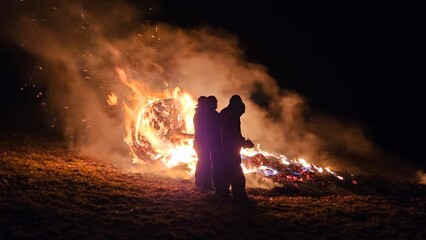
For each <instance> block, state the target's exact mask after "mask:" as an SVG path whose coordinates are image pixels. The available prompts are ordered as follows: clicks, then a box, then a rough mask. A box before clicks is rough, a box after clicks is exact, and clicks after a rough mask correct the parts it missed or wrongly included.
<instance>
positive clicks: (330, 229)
mask: <svg viewBox="0 0 426 240" xmlns="http://www.w3.org/2000/svg"><path fill="white" fill-rule="evenodd" d="M373 182H375V181H371V183H373ZM361 184H362V183H361ZM365 184H367V182H365ZM193 185H194V184H193V181H192V180H191V179H177V178H168V177H164V176H159V175H156V174H154V173H134V172H128V171H123V169H122V168H121V167H120V168H119V167H117V166H115V165H114V164H113V163H107V162H105V161H102V160H99V159H92V158H89V157H84V156H80V155H79V154H77V153H75V152H73V151H72V150H69V149H68V148H67V147H66V146H65V144H62V143H60V142H59V143H52V142H46V141H34V140H25V139H14V140H4V139H3V140H2V141H1V142H0V239H426V229H425V228H424V224H425V222H426V194H425V192H426V191H425V189H424V187H423V186H421V185H419V186H400V185H398V186H395V189H396V190H395V191H392V186H385V189H386V190H385V191H377V189H378V188H379V187H378V186H379V185H380V184H378V183H377V182H376V184H375V187H374V188H372V189H370V190H369V191H366V190H365V189H367V188H366V187H365V186H359V187H358V191H354V189H348V190H347V191H345V186H339V187H338V190H339V191H334V193H333V191H330V189H332V188H331V187H327V188H324V189H326V190H327V191H322V190H321V191H319V190H318V188H319V186H316V185H309V184H308V183H305V184H304V185H303V184H299V185H296V184H289V185H288V186H283V187H282V188H274V189H271V190H265V189H253V188H249V189H248V193H249V195H250V197H251V198H252V199H254V200H255V201H256V202H257V204H258V208H257V209H243V208H239V207H235V206H233V204H232V203H230V202H226V201H223V200H220V199H217V198H216V197H215V195H214V194H213V193H211V192H202V191H199V190H197V189H196V188H194V187H193ZM333 188H334V189H337V187H336V186H333ZM307 189H311V190H310V191H308V190H307ZM312 189H317V190H315V191H313V190H312ZM401 189H405V190H401ZM318 193H322V194H318Z"/></svg>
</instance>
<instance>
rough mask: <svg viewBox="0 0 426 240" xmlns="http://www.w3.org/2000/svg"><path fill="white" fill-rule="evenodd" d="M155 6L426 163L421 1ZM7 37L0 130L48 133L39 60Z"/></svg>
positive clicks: (377, 140)
mask: <svg viewBox="0 0 426 240" xmlns="http://www.w3.org/2000/svg"><path fill="white" fill-rule="evenodd" d="M144 7H145V6H144ZM153 7H158V11H156V13H153V14H152V18H153V21H162V22H166V23H169V24H172V25H176V26H180V27H185V28H194V27H199V26H211V27H215V28H222V29H224V30H226V31H229V32H230V33H231V34H235V35H236V36H237V37H238V38H239V40H240V44H241V47H242V48H243V49H244V52H245V54H246V58H247V59H249V60H250V61H252V62H256V63H259V64H262V65H264V66H265V67H266V68H267V69H268V71H269V73H270V74H271V76H272V77H273V78H274V79H275V80H276V81H277V83H278V84H279V86H280V87H281V88H282V89H289V90H292V91H296V92H298V93H300V94H302V95H303V96H304V97H305V98H307V100H308V102H309V105H310V107H311V109H312V111H314V112H324V113H326V114H329V115H332V116H333V117H337V118H342V119H348V120H351V121H355V122H358V123H359V124H361V125H362V126H363V128H364V130H365V134H366V135H367V136H368V137H369V138H370V139H371V140H372V142H373V143H374V144H376V145H377V147H379V148H381V149H384V150H385V151H387V152H388V153H390V154H392V155H395V156H398V157H400V158H401V159H403V160H404V161H407V162H409V163H412V164H414V165H416V166H420V167H422V168H424V169H426V168H425V167H426V165H425V162H424V161H423V158H424V156H425V155H426V150H425V148H424V147H423V142H424V141H423V136H424V135H425V134H426V128H425V126H424V122H425V120H426V119H425V117H424V116H425V115H426V113H425V109H424V108H425V107H424V103H425V102H426V101H425V100H426V99H425V94H424V93H423V88H422V81H424V80H425V72H424V66H425V55H424V47H423V46H422V44H424V42H425V41H424V40H425V37H424V36H423V34H422V28H421V27H422V26H423V24H422V21H421V19H422V17H423V12H424V10H425V8H424V6H422V5H421V4H418V5H416V4H413V3H411V4H409V3H404V4H401V3H397V2H392V1H388V2H383V3H358V2H355V1H354V2H344V3H330V2H327V3H317V2H308V1H298V2H297V3H293V2H287V1H266V2H262V3H251V2H249V3H244V4H241V3H236V2H229V3H228V2H225V1H202V2H201V1H163V2H160V3H159V4H156V5H155V6H153ZM2 40H3V39H1V38H0V51H1V56H2V57H1V76H3V80H2V83H1V84H2V86H1V89H2V92H1V97H0V100H1V101H2V103H3V104H4V106H3V107H2V110H1V111H2V121H0V123H1V124H0V126H1V127H0V129H2V131H4V132H7V131H10V132H12V133H13V132H19V131H20V132H32V133H34V132H37V133H40V134H44V133H45V132H46V131H50V125H51V123H50V122H46V121H47V119H49V118H48V117H47V116H46V115H45V114H44V113H43V107H42V106H40V102H38V100H37V98H36V97H35V95H36V94H37V91H39V89H37V88H38V87H39V86H36V87H29V88H27V89H25V90H24V91H21V87H23V85H24V84H25V83H27V84H31V82H30V81H28V80H29V78H30V76H29V75H27V74H29V73H30V72H31V70H32V68H34V66H36V65H37V64H35V63H36V61H37V60H36V59H33V58H32V57H31V56H29V55H28V54H27V53H25V52H24V51H22V50H20V49H19V48H18V47H16V46H13V45H9V44H7V43H6V42H5V41H2ZM34 126H36V127H37V128H38V129H39V130H36V131H35V130H34V129H33V128H34Z"/></svg>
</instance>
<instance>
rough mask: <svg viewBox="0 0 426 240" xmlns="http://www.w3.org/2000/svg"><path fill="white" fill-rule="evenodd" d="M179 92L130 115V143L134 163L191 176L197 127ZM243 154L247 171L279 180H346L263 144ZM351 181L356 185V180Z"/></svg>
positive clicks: (157, 100) (146, 105)
mask: <svg viewBox="0 0 426 240" xmlns="http://www.w3.org/2000/svg"><path fill="white" fill-rule="evenodd" d="M176 93H177V94H174V96H173V97H169V98H163V99H156V100H155V101H148V103H147V104H145V105H140V106H139V111H138V115H137V118H129V119H130V121H129V123H130V126H131V127H130V128H129V129H130V134H129V136H128V137H129V138H127V141H126V142H127V143H128V145H129V148H130V151H131V152H132V153H133V155H134V162H137V163H148V164H159V165H164V167H166V168H170V169H172V168H182V169H185V170H186V171H187V173H188V174H190V175H191V174H193V173H194V170H195V165H196V162H197V156H196V154H195V151H194V149H193V148H192V144H193V134H192V132H193V126H192V125H188V121H190V122H191V123H192V116H193V113H192V112H190V111H186V116H185V113H183V112H182V111H181V110H182V109H187V108H188V107H187V106H186V107H185V106H182V104H183V103H185V101H181V100H179V99H178V98H180V97H182V96H183V95H181V94H180V93H179V92H176ZM194 106H195V104H194ZM191 109H192V108H191ZM191 114H192V115H191ZM188 126H189V127H188ZM241 156H242V167H243V170H244V173H245V174H248V175H257V176H260V177H263V178H266V179H268V180H271V181H273V182H276V183H284V182H309V181H345V180H346V179H345V178H344V177H342V176H341V175H340V174H337V173H336V172H333V171H331V170H330V168H328V167H327V168H323V167H319V166H316V165H314V164H310V163H308V162H307V161H305V160H304V159H300V158H299V159H295V160H290V159H288V158H287V157H285V156H284V155H275V154H272V153H269V152H266V151H263V150H261V149H260V146H259V145H258V146H257V147H256V148H253V149H242V150H241ZM135 159H136V161H135ZM351 181H352V183H354V184H356V181H354V180H351Z"/></svg>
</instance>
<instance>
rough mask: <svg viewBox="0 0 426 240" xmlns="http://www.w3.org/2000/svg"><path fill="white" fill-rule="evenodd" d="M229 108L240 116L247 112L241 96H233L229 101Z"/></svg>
mask: <svg viewBox="0 0 426 240" xmlns="http://www.w3.org/2000/svg"><path fill="white" fill-rule="evenodd" d="M229 107H230V108H231V109H232V110H233V111H235V113H237V114H238V115H240V116H241V115H243V113H244V112H245V111H246V105H244V103H243V100H242V99H241V97H240V96H239V95H233V96H232V97H231V99H230V100H229Z"/></svg>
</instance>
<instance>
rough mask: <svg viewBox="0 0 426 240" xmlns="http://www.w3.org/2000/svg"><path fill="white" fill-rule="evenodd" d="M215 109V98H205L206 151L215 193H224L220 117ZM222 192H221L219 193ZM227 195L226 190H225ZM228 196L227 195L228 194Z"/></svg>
mask: <svg viewBox="0 0 426 240" xmlns="http://www.w3.org/2000/svg"><path fill="white" fill-rule="evenodd" d="M216 109H217V99H216V97H215V96H209V97H208V98H207V107H206V115H205V117H206V118H205V123H206V129H207V136H208V149H209V152H210V160H211V163H212V166H213V183H214V187H215V189H216V192H217V193H221V194H222V193H224V191H223V189H224V188H225V184H226V183H225V181H224V179H223V176H222V175H223V170H222V169H221V167H222V166H223V165H224V163H223V161H222V160H223V159H222V158H221V157H220V151H221V146H220V122H219V121H220V117H219V113H218V112H217V111H216ZM221 190H222V192H220V191H221ZM226 192H227V193H228V190H226ZM228 194H229V193H228Z"/></svg>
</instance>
